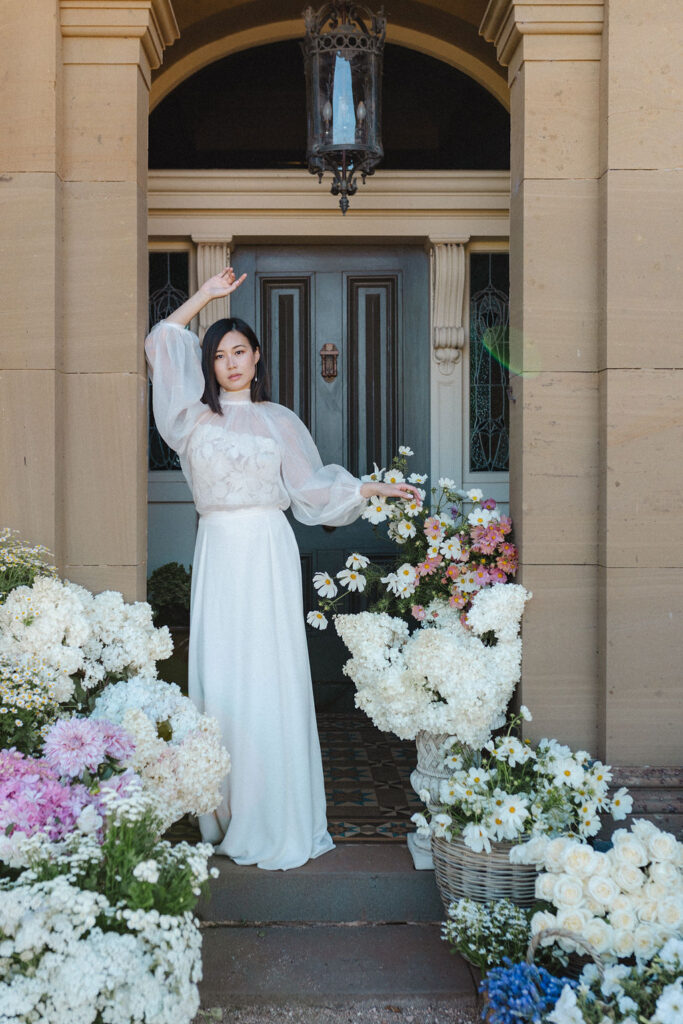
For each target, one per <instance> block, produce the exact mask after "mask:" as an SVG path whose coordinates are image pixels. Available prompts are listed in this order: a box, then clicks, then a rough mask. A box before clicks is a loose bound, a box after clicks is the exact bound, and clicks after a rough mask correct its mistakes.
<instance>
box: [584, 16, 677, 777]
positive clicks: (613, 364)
mask: <svg viewBox="0 0 683 1024" xmlns="http://www.w3.org/2000/svg"><path fill="white" fill-rule="evenodd" d="M605 6H606V24H605V33H604V47H603V65H604V67H603V95H602V106H601V111H600V142H601V145H600V211H601V249H602V274H601V279H600V347H599V363H598V367H599V371H600V372H599V381H600V440H601V491H600V533H599V581H600V608H601V616H600V681H601V689H602V721H601V726H602V729H601V731H602V741H603V747H604V750H605V754H606V756H607V758H608V759H609V760H610V761H613V762H614V763H616V764H622V765H623V764H625V765H643V764H648V765H660V766H661V765H674V764H680V763H681V753H682V751H683V746H682V744H681V727H682V725H683V717H682V715H681V696H680V680H681V664H682V663H683V631H682V630H681V622H682V621H683V558H682V555H681V545H680V542H679V537H678V534H679V530H680V517H681V509H682V508H683V472H682V470H681V467H682V466H683V349H682V346H681V323H683V290H682V289H681V281H680V276H681V223H683V68H682V66H681V60H680V50H681V42H682V41H683V7H681V5H680V3H676V2H675V0H650V2H649V3H648V4H647V5H646V6H645V7H644V6H643V4H641V3H639V2H638V0H608V2H607V3H606V5H605ZM651 784H653V783H651Z"/></svg>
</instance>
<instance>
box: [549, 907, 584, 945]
mask: <svg viewBox="0 0 683 1024" xmlns="http://www.w3.org/2000/svg"><path fill="white" fill-rule="evenodd" d="M588 921H589V915H588V912H587V911H586V910H584V909H583V907H567V908H562V909H561V910H558V911H557V925H558V928H564V929H565V930H566V931H568V932H576V934H577V935H583V929H584V928H585V927H586V925H587V924H588ZM572 948H573V944H572Z"/></svg>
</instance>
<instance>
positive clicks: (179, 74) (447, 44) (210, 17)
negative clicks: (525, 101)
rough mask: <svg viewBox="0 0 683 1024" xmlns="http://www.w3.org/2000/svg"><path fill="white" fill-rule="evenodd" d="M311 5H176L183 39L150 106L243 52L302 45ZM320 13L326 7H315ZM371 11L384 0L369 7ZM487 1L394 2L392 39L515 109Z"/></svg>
mask: <svg viewBox="0 0 683 1024" xmlns="http://www.w3.org/2000/svg"><path fill="white" fill-rule="evenodd" d="M305 6H306V0H173V9H174V11H175V15H176V18H177V21H178V27H179V29H180V38H179V39H178V40H177V41H176V42H175V43H174V44H173V46H171V47H169V49H167V50H166V52H165V54H164V62H163V64H162V65H161V67H160V68H158V70H157V71H156V72H155V73H154V77H153V85H152V95H151V105H152V107H155V106H156V105H157V104H158V103H159V102H160V101H161V100H162V99H163V98H164V97H165V96H167V95H168V93H169V92H171V91H172V89H174V88H175V87H176V86H177V85H178V84H179V83H180V82H182V81H184V79H185V78H187V77H188V76H189V75H191V74H194V72H195V71H198V70H199V69H200V68H202V67H205V66H206V65H207V64H210V63H212V62H213V61H214V60H218V59H220V58H221V57H224V56H227V55H228V54H230V53H234V52H236V51H238V50H241V49H248V48H250V47H252V46H258V45H261V44H264V43H269V42H276V41H279V40H283V39H293V38H297V37H303V34H304V24H303V18H302V11H303V9H304V7H305ZM311 6H313V7H314V8H315V9H317V8H318V7H320V6H321V3H320V2H316V3H312V4H311ZM368 6H370V7H371V8H372V9H373V10H378V9H379V8H380V6H382V0H371V3H370V4H369V5H368ZM486 6H487V0H389V2H388V3H387V2H384V7H385V11H386V14H387V22H388V24H387V39H388V40H389V41H391V42H394V43H398V44H400V45H401V46H406V47H409V48H412V49H415V50H419V51H420V52H422V53H426V54H428V55H429V56H432V57H436V58H437V59H439V60H444V61H446V62H447V63H450V64H453V66H454V67H457V68H459V70H461V71H464V72H465V73H466V74H468V75H470V76H471V77H472V78H474V79H475V80H476V81H478V82H479V83H480V84H481V85H483V86H484V88H486V89H488V90H489V91H490V92H491V93H492V94H493V95H494V96H496V98H497V99H498V100H499V101H500V102H501V103H502V104H503V105H504V106H506V107H508V106H509V100H508V87H507V77H506V73H505V72H504V70H503V68H501V67H500V65H499V64H498V63H497V60H496V54H495V50H494V47H493V46H492V45H491V44H490V43H487V42H485V41H484V39H483V38H482V37H481V36H480V35H479V25H480V23H481V20H482V18H483V16H484V11H485V9H486Z"/></svg>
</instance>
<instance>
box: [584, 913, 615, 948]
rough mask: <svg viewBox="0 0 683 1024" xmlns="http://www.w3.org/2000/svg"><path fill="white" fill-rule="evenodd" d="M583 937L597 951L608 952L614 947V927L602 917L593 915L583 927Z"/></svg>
mask: <svg viewBox="0 0 683 1024" xmlns="http://www.w3.org/2000/svg"><path fill="white" fill-rule="evenodd" d="M583 937H584V938H585V939H586V941H587V942H590V944H591V946H593V948H594V949H595V952H596V953H607V952H608V951H609V950H610V949H611V948H612V940H613V938H614V929H613V928H612V927H611V925H609V924H608V923H607V921H605V919H604V918H602V917H593V918H591V920H590V921H589V922H588V923H587V924H586V926H585V928H584V929H583Z"/></svg>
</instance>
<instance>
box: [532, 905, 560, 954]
mask: <svg viewBox="0 0 683 1024" xmlns="http://www.w3.org/2000/svg"><path fill="white" fill-rule="evenodd" d="M549 928H557V918H556V917H555V915H554V914H548V913H547V912H546V911H545V910H537V911H536V913H535V914H534V916H533V917H532V918H531V934H532V935H538V933H539V932H544V931H546V929H549ZM554 941H555V939H554V938H553V937H552V936H550V937H548V936H545V937H544V938H542V939H541V945H542V946H552V944H553V943H554Z"/></svg>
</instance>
